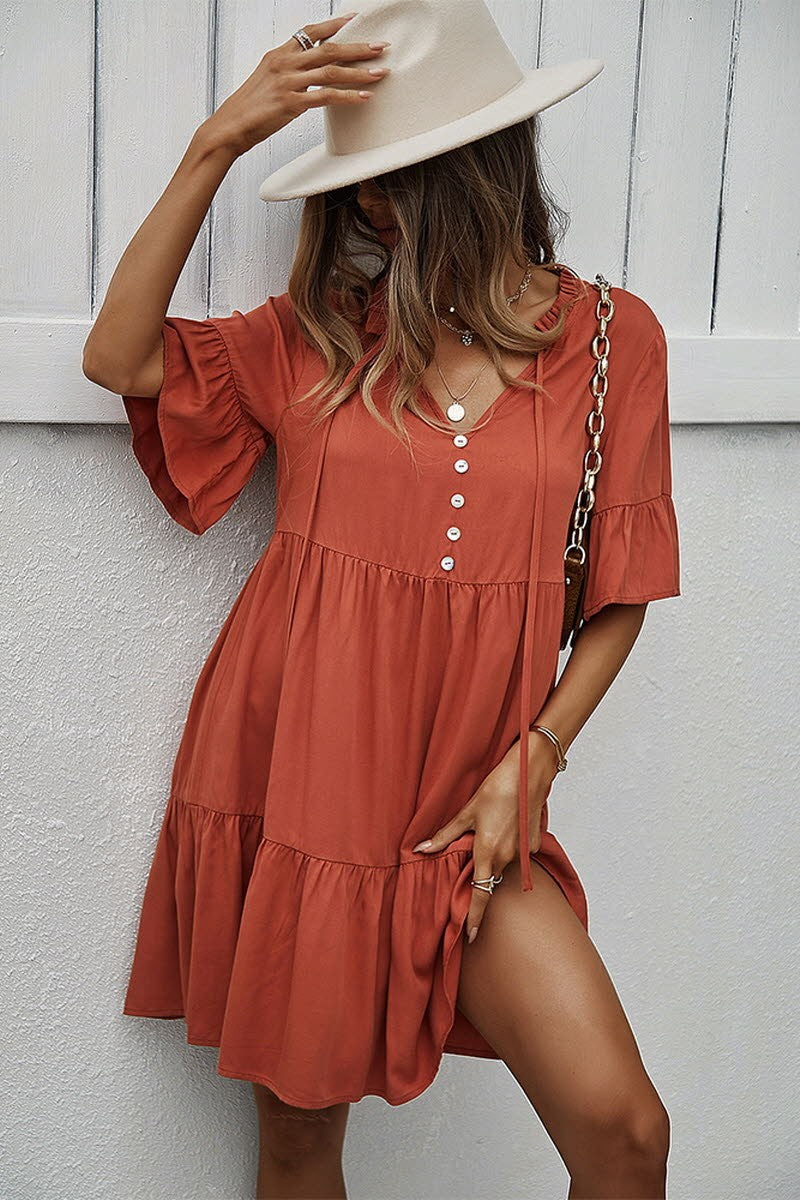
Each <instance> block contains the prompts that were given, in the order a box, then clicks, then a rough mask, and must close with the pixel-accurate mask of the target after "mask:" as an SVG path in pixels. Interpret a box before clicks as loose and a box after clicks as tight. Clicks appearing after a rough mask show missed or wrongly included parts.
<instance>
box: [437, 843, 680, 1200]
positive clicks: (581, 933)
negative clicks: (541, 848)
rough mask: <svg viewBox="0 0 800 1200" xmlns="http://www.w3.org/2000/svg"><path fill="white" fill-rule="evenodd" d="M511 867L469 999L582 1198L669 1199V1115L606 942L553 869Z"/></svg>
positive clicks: (463, 998)
mask: <svg viewBox="0 0 800 1200" xmlns="http://www.w3.org/2000/svg"><path fill="white" fill-rule="evenodd" d="M531 871H532V872H533V890H532V891H530V892H523V891H521V890H520V876H519V863H512V864H509V866H508V867H507V868H506V869H505V871H504V872H503V874H504V876H505V878H504V880H503V883H502V884H501V885H500V886H499V887H498V888H497V889H496V890H495V891H494V893H493V894H492V897H491V900H490V901H489V904H488V907H487V909H486V913H485V915H484V918H483V921H482V922H481V926H480V931H479V933H478V936H477V938H476V939H475V941H474V942H473V943H472V945H469V944H467V945H465V947H464V957H463V963H462V970H461V981H460V985H459V992H458V1006H459V1008H460V1009H461V1010H462V1011H463V1012H464V1014H465V1016H466V1017H467V1019H468V1020H470V1021H471V1022H472V1023H473V1024H474V1025H475V1027H476V1029H478V1030H479V1032H480V1033H481V1034H482V1035H483V1036H484V1037H485V1038H486V1040H487V1041H488V1042H489V1044H490V1045H491V1046H493V1047H494V1049H495V1050H496V1051H497V1053H498V1054H499V1055H500V1057H501V1059H503V1061H504V1062H505V1063H506V1065H507V1066H508V1068H509V1070H510V1071H511V1072H512V1074H513V1075H514V1077H515V1078H516V1079H517V1081H518V1082H519V1084H520V1086H521V1087H522V1088H523V1090H524V1092H525V1094H526V1095H527V1097H528V1099H529V1100H530V1102H531V1104H532V1105H533V1106H534V1108H535V1109H536V1112H537V1113H538V1114H539V1117H540V1119H541V1121H542V1123H543V1125H544V1127H545V1129H546V1130H547V1132H548V1134H549V1135H550V1137H551V1138H552V1140H553V1142H554V1144H555V1146H556V1148H557V1149H558V1151H559V1153H560V1155H561V1157H562V1159H563V1160H564V1163H565V1165H566V1167H567V1170H568V1171H569V1173H570V1178H571V1186H570V1190H569V1196H570V1197H571V1200H579V1197H580V1198H584V1200H586V1198H588V1197H591V1200H601V1198H603V1200H605V1198H613V1200H623V1197H629V1198H630V1197H635V1198H636V1200H660V1198H661V1197H663V1196H665V1194H666V1190H665V1189H666V1163H667V1156H668V1153H669V1145H670V1122H669V1116H668V1113H667V1111H666V1109H665V1108H664V1105H663V1104H662V1102H661V1099H660V1098H659V1096H658V1093H657V1092H656V1090H655V1088H654V1086H653V1083H652V1081H651V1080H650V1077H649V1076H648V1074H647V1072H646V1071H645V1068H644V1065H643V1063H642V1059H641V1057H640V1054H639V1049H638V1046H637V1044H636V1041H635V1039H634V1035H633V1032H632V1030H631V1028H630V1025H629V1024H628V1021H627V1018H626V1016H625V1013H624V1011H623V1009H622V1005H621V1003H620V1000H619V997H618V995H617V993H616V991H615V989H614V986H613V984H612V982H611V979H610V978H609V975H608V973H607V971H606V969H605V966H604V965H603V962H602V959H601V958H600V956H599V954H598V952H597V949H596V948H595V946H594V943H593V942H592V941H591V939H590V938H589V936H588V934H587V933H586V930H585V929H584V927H583V925H582V924H581V922H580V921H579V920H578V918H577V916H576V915H575V913H574V912H573V910H572V909H571V908H570V906H569V903H568V902H567V899H566V897H565V896H564V893H563V892H562V891H561V888H560V887H559V886H558V884H557V883H556V882H555V880H554V879H553V878H552V876H551V875H549V874H548V872H547V871H545V870H544V868H543V867H541V866H539V864H538V863H537V862H536V860H532V862H531Z"/></svg>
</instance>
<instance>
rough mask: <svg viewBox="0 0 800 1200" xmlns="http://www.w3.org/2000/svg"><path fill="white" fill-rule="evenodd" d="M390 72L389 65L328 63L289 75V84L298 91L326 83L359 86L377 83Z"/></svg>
mask: <svg viewBox="0 0 800 1200" xmlns="http://www.w3.org/2000/svg"><path fill="white" fill-rule="evenodd" d="M388 73H389V68H388V67H379V66H374V67H341V66H339V65H338V63H328V65H327V66H324V67H316V68H314V69H313V70H311V71H297V72H295V73H294V74H293V75H290V76H289V84H290V86H291V87H293V88H295V89H296V90H297V91H300V90H301V89H302V88H305V87H312V86H314V87H322V86H324V85H326V84H329V85H333V86H339V85H341V86H342V87H351V88H358V87H364V86H365V84H368V83H375V81H376V79H380V78H382V76H384V75H387V74H388Z"/></svg>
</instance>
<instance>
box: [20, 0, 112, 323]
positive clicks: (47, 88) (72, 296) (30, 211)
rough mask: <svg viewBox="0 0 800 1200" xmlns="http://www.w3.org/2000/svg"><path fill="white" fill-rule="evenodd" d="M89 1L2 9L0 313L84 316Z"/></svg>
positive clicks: (48, 0) (40, 0)
mask: <svg viewBox="0 0 800 1200" xmlns="http://www.w3.org/2000/svg"><path fill="white" fill-rule="evenodd" d="M93 43H94V7H93V3H92V0H37V3H36V4H13V5H12V4H7V5H5V6H4V12H3V19H2V27H1V28H0V63H2V69H0V113H2V123H3V166H2V170H0V254H2V268H3V269H2V271H0V314H2V315H3V316H10V317H14V318H19V317H27V316H32V315H37V316H42V317H53V318H60V317H65V316H70V315H75V314H80V315H81V316H85V315H86V314H87V313H88V312H89V277H90V267H91V180H92V155H91V146H92V124H93V123H92V63H93V59H94V45H93Z"/></svg>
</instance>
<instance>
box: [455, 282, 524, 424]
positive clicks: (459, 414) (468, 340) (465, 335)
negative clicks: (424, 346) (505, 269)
mask: <svg viewBox="0 0 800 1200" xmlns="http://www.w3.org/2000/svg"><path fill="white" fill-rule="evenodd" d="M533 266H534V264H533V263H532V262H531V260H530V259H528V260H527V261H526V263H525V274H524V275H523V277H522V282H521V283H520V285H519V287H518V288H517V290H516V292H514V295H513V296H506V304H508V305H509V306H510V305H512V304H514V303H515V302H516V301H517V300H519V298H520V296H522V294H523V293H524V292H525V291H526V290H527V288H528V284H529V283H530V281H531V275H532V274H533ZM447 311H448V312H449V313H451V314H454V313H455V311H456V310H455V308H453V307H452V305H451V306H450V308H449V309H448V310H447ZM438 319H439V320H440V321H441V322H442V324H443V325H446V326H447V328H448V329H452V330H453V332H454V333H457V334H458V335H459V336H460V338H461V341H462V343H463V345H465V346H471V345H472V342H473V340H474V338H475V332H474V330H472V329H459V328H458V326H457V325H453V324H452V323H451V322H450V321H448V320H447V318H446V317H443V316H439V318H438ZM490 362H491V359H487V360H486V362H485V363H484V364H483V366H482V367H481V369H480V371H478V374H477V375H476V376H475V378H474V379H473V381H472V383H471V384H470V385H469V387H468V388H467V390H466V391H465V392H462V393H461V395H460V396H457V395H456V394H455V392H453V391H452V390H451V388H450V385H449V383H448V382H447V380H446V379H445V377H444V375H443V374H442V371H441V367H440V366H439V364H438V362H437V361H436V359H434V365H435V367H436V370H437V371H438V373H439V378H440V379H441V381H442V383H443V384H444V386H445V388H446V389H447V394H448V396H449V397H450V404H449V405H448V407H447V416H448V418H449V419H450V420H451V421H453V422H454V423H455V422H458V421H463V420H464V417H465V416H466V415H467V410H466V409H465V408H464V405H463V404H462V403H461V401H462V400H465V399H466V398H467V396H468V395H469V393H470V392H471V391H472V389H473V388H474V387H475V384H476V383H477V382H478V380H479V379H480V377H481V375H482V374H483V372H484V371H485V370H486V368H487V367H488V365H489V363H490Z"/></svg>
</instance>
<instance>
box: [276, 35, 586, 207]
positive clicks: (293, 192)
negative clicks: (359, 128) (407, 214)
mask: <svg viewBox="0 0 800 1200" xmlns="http://www.w3.org/2000/svg"><path fill="white" fill-rule="evenodd" d="M604 66H605V63H604V62H603V60H602V59H599V58H579V59H575V60H573V61H572V62H567V63H559V64H557V65H555V66H552V67H538V68H537V69H536V70H533V71H526V72H525V74H524V78H523V79H522V80H521V81H520V82H519V83H518V84H517V85H516V86H515V87H513V88H512V89H511V91H509V92H506V93H505V95H504V96H500V97H499V99H497V100H493V101H492V102H491V103H490V104H486V105H484V107H483V108H479V109H478V110H477V111H476V112H472V113H469V114H468V115H467V116H464V117H459V118H458V120H456V121H448V122H447V123H446V124H444V125H439V126H438V127H437V128H436V129H432V130H430V131H428V132H426V133H418V134H415V135H414V136H413V137H407V138H399V139H398V140H397V141H395V142H391V143H390V144H389V145H387V146H376V147H373V148H372V149H370V150H362V151H359V152H357V153H355V154H330V153H329V151H328V148H327V145H326V144H325V142H322V143H320V145H318V146H313V147H312V148H311V149H310V150H306V151H305V152H304V153H303V154H300V155H298V156H297V157H296V158H293V159H292V160H291V162H288V163H285V164H284V165H283V166H282V167H278V169H277V170H276V171H273V172H272V173H271V174H270V175H268V176H267V178H266V179H265V180H264V182H263V183H262V184H261V186H260V188H259V189H258V195H259V199H261V200H293V199H295V198H296V197H298V196H313V195H316V194H317V193H319V192H327V191H330V190H331V189H333V188H337V187H344V186H345V184H348V183H358V182H360V181H361V180H362V179H369V178H371V177H372V176H374V175H380V174H383V173H384V172H386V171H395V170H397V169H398V168H399V167H406V166H409V165H410V164H411V163H416V162H422V161H423V159H426V158H431V157H432V156H433V155H436V154H442V153H444V152H445V151H446V150H454V149H455V148H456V147H457V146H465V145H466V144H467V143H468V142H473V141H475V140H476V139H477V138H480V137H485V136H486V135H487V134H490V133H496V132H497V131H498V130H499V129H506V128H507V127H508V126H509V125H514V124H516V123H517V122H518V121H523V120H525V118H526V117H531V116H533V114H534V113H537V112H541V111H542V110H543V109H545V108H549V107H550V106H551V105H552V104H557V103H558V101H559V100H563V99H565V97H567V96H571V95H572V93H573V92H577V91H578V90H579V88H582V87H584V86H585V85H586V84H587V83H590V82H591V80H592V79H594V78H595V76H596V75H599V74H600V72H601V71H602V70H603V67H604Z"/></svg>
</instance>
